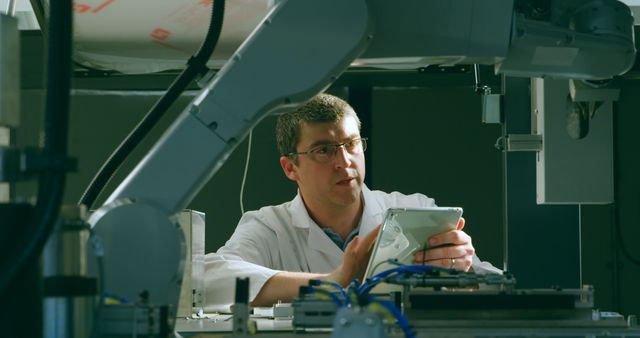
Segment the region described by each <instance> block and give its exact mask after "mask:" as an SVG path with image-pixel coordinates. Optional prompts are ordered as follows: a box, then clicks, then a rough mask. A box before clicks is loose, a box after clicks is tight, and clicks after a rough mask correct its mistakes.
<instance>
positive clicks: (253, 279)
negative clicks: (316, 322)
mask: <svg viewBox="0 0 640 338" xmlns="http://www.w3.org/2000/svg"><path fill="white" fill-rule="evenodd" d="M276 139H277V143H278V148H279V150H280V154H281V155H282V156H281V157H280V165H281V166H282V170H283V171H284V173H285V175H286V176H287V177H288V178H289V179H290V180H292V181H294V182H296V183H297V185H298V194H297V196H296V197H295V198H294V199H293V200H292V201H290V202H288V203H284V204H282V205H278V206H268V207H264V208H262V209H260V210H258V211H251V212H247V213H245V214H244V215H243V217H242V219H241V220H240V222H239V224H238V226H237V228H236V230H235V232H234V234H233V235H232V237H231V239H229V241H228V242H227V243H226V244H225V246H223V247H222V248H220V249H219V250H218V252H217V253H215V254H209V255H207V256H206V259H205V267H206V268H205V269H206V277H205V285H206V290H207V293H206V296H205V297H206V303H208V304H211V306H209V307H207V310H209V311H211V310H218V311H219V310H226V309H227V307H228V306H229V305H230V304H231V303H232V302H233V298H232V297H233V294H234V293H233V290H234V286H235V278H236V277H249V278H250V291H249V293H250V295H249V296H250V300H251V302H252V305H254V306H270V305H271V304H273V303H275V302H277V301H279V300H280V301H283V302H290V301H291V300H292V299H293V298H294V297H295V296H296V295H297V294H298V289H299V287H300V286H301V285H306V284H307V283H308V281H309V280H311V279H322V280H327V281H335V282H338V283H340V284H341V285H343V286H346V285H348V284H349V283H350V282H351V280H353V278H359V279H362V277H363V275H364V272H365V271H364V270H365V268H366V265H367V262H368V260H369V256H370V254H371V249H372V246H373V243H374V241H375V238H376V235H377V232H378V230H379V226H378V225H379V224H380V223H381V222H382V218H383V216H384V213H385V211H386V210H387V209H388V208H392V207H425V206H434V205H435V204H434V201H433V199H430V198H428V197H426V196H424V195H421V194H413V195H403V194H400V193H397V192H394V193H391V194H388V193H384V192H381V191H371V190H369V189H368V188H367V187H366V186H365V184H364V176H365V165H364V151H365V150H366V144H367V143H366V141H367V140H366V138H363V137H361V135H360V120H359V119H358V116H357V115H356V113H355V111H354V110H353V108H351V107H350V106H349V105H348V104H347V103H346V102H345V101H343V100H341V99H339V98H337V97H335V96H331V95H327V94H321V95H318V96H316V97H315V98H313V99H312V100H310V101H309V102H307V103H306V104H304V105H303V106H301V107H300V108H298V109H297V110H295V111H293V112H289V113H286V114H283V115H281V116H280V117H279V119H278V122H277V125H276ZM463 227H464V219H461V221H460V223H459V224H458V227H457V230H453V231H450V232H446V233H442V234H439V235H435V236H433V237H431V238H429V239H428V240H429V244H430V246H439V245H441V244H450V245H448V246H445V247H442V246H440V247H438V248H434V249H431V250H427V251H426V252H419V253H417V254H416V256H415V259H416V261H418V262H423V261H426V262H427V263H428V264H430V265H438V266H443V267H447V268H455V269H459V270H463V271H467V270H469V269H470V268H472V269H474V271H476V272H478V273H486V272H494V273H500V270H498V269H496V268H495V267H493V266H491V264H489V263H484V262H481V261H480V260H479V259H478V258H477V256H476V255H475V250H474V248H473V245H472V244H471V238H470V237H469V235H467V234H466V233H465V232H464V231H462V229H463ZM425 240H427V239H425Z"/></svg>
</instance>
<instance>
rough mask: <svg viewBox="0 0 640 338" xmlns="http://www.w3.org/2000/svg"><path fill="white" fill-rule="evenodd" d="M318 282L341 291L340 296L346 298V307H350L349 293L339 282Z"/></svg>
mask: <svg viewBox="0 0 640 338" xmlns="http://www.w3.org/2000/svg"><path fill="white" fill-rule="evenodd" d="M318 281H319V284H320V285H330V286H332V287H334V288H335V289H336V290H338V291H340V294H341V295H342V297H343V298H344V302H345V305H349V303H350V301H349V297H348V296H347V292H346V291H345V290H344V288H343V287H342V285H340V284H338V283H337V282H328V281H323V280H318Z"/></svg>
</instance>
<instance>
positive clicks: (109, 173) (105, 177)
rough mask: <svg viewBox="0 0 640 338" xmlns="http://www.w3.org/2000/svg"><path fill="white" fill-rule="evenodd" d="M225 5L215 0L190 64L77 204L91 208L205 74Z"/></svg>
mask: <svg viewBox="0 0 640 338" xmlns="http://www.w3.org/2000/svg"><path fill="white" fill-rule="evenodd" d="M224 7H225V0H216V1H214V2H213V6H212V7H211V12H212V13H211V22H210V24H209V29H208V31H207V36H206V37H205V40H204V41H203V43H202V45H201V47H200V49H199V50H198V52H197V53H196V54H195V55H194V56H192V57H191V58H190V59H189V61H188V62H187V67H186V68H185V69H184V70H183V71H182V73H180V75H178V77H177V78H176V79H175V80H174V82H173V83H172V84H171V86H170V87H169V89H168V90H167V92H166V93H165V94H164V95H163V96H162V97H161V98H160V99H159V100H158V101H157V102H156V103H155V104H154V105H153V107H151V109H150V110H149V112H148V113H147V114H146V115H145V116H144V117H143V118H142V120H140V122H139V123H138V124H137V125H136V127H135V128H134V129H133V130H132V131H131V132H130V133H129V135H127V137H126V138H125V139H124V140H123V141H122V143H120V145H119V146H118V147H117V148H116V150H115V151H114V152H113V153H112V154H111V156H109V158H108V159H107V161H105V163H104V164H103V165H102V167H101V168H100V170H98V173H97V174H96V175H95V176H94V177H93V179H92V180H91V182H90V183H89V185H88V186H87V189H86V190H85V191H84V193H83V194H82V196H81V197H80V200H79V201H78V204H84V205H86V206H87V209H91V207H92V205H93V204H94V203H95V200H96V198H97V197H98V195H99V194H100V192H101V191H102V189H104V187H105V186H106V185H107V183H108V182H109V181H110V180H111V179H112V178H113V174H114V173H115V171H116V170H118V168H119V167H120V165H122V163H123V162H124V160H125V159H126V158H127V157H128V156H129V155H130V154H131V152H132V151H133V149H134V148H135V147H136V146H137V145H138V144H140V142H141V141H142V139H143V138H144V137H145V136H146V135H147V134H148V133H149V131H150V130H151V129H152V128H153V127H154V126H155V125H156V124H157V123H158V121H159V120H160V118H161V117H162V116H163V115H164V114H165V113H166V112H167V110H168V109H169V107H171V105H172V104H173V103H174V102H175V101H176V100H177V99H178V97H179V96H180V94H181V93H182V92H183V91H184V90H185V89H186V88H187V86H188V85H189V84H190V83H191V81H192V80H193V79H194V78H195V77H196V76H197V75H200V76H203V75H204V74H206V72H207V71H208V68H207V66H206V63H207V61H208V60H209V58H211V54H212V53H213V50H214V48H215V46H216V45H217V44H218V40H219V38H220V32H221V31H222V23H223V21H224Z"/></svg>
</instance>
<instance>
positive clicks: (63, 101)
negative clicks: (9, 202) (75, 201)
mask: <svg viewBox="0 0 640 338" xmlns="http://www.w3.org/2000/svg"><path fill="white" fill-rule="evenodd" d="M71 3H72V1H71V0H52V1H51V3H50V8H49V10H50V16H49V18H50V19H49V44H48V47H47V48H48V50H47V53H48V54H47V55H49V57H48V63H47V71H48V75H47V98H46V106H45V115H44V128H43V129H44V141H43V150H42V155H43V156H44V157H45V159H46V160H48V162H49V163H51V162H53V161H57V162H60V161H64V160H65V159H66V157H67V131H68V120H69V91H70V87H71V41H72V31H73V29H72V22H73V19H72V12H71ZM64 183H65V173H64V171H63V170H61V169H60V170H47V171H44V172H42V173H40V174H39V181H38V197H37V202H36V205H35V208H34V210H33V212H32V213H31V217H30V218H29V229H33V230H32V231H33V233H31V234H27V235H26V236H24V237H21V238H17V239H16V243H15V244H16V245H15V248H16V250H15V251H12V252H9V255H8V257H6V260H5V262H7V264H8V265H9V266H8V267H6V268H5V267H2V268H0V271H3V273H2V274H1V275H0V290H4V289H5V287H6V286H7V285H8V283H9V282H10V281H11V280H12V279H13V278H14V277H15V275H16V273H17V272H18V271H20V270H21V269H22V268H23V265H24V264H25V262H27V261H28V260H29V259H31V258H34V257H37V255H39V254H40V252H41V251H42V248H43V247H44V245H45V243H46V241H47V239H48V238H49V235H50V234H51V232H52V231H53V228H54V226H55V223H56V220H57V218H58V213H59V210H60V204H61V201H62V195H63V192H64ZM5 271H6V272H5Z"/></svg>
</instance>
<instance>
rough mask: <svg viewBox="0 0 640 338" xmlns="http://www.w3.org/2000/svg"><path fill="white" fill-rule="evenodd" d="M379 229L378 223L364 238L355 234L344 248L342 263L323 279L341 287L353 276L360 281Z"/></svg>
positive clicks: (345, 285)
mask: <svg viewBox="0 0 640 338" xmlns="http://www.w3.org/2000/svg"><path fill="white" fill-rule="evenodd" d="M379 231H380V225H378V226H377V227H376V228H375V229H373V230H371V232H370V233H368V234H367V235H366V236H365V237H364V238H360V236H356V237H355V238H354V239H353V240H352V241H351V242H349V245H347V248H346V249H345V250H344V256H343V259H342V264H341V265H340V266H339V267H338V268H337V269H336V270H334V271H333V272H331V273H329V274H328V275H327V276H326V278H323V279H324V280H328V281H333V282H337V283H339V284H340V285H342V287H347V286H348V285H349V283H351V281H352V280H353V279H354V278H358V279H359V280H361V281H362V278H363V277H364V273H365V272H366V269H367V263H369V257H371V251H373V245H374V244H375V242H376V238H377V237H378V232H379Z"/></svg>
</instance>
